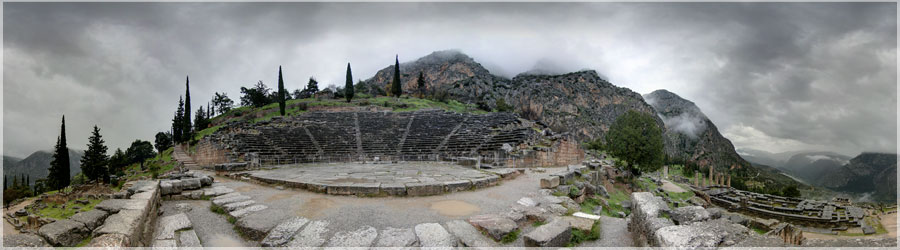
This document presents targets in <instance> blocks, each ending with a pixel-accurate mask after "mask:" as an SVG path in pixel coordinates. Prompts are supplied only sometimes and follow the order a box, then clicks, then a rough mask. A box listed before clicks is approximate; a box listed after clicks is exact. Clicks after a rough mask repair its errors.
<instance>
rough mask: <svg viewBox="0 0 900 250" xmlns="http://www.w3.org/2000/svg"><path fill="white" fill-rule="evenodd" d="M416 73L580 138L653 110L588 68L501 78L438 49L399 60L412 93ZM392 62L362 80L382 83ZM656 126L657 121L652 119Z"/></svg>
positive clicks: (456, 94) (467, 99)
mask: <svg viewBox="0 0 900 250" xmlns="http://www.w3.org/2000/svg"><path fill="white" fill-rule="evenodd" d="M419 72H422V73H423V74H424V77H425V82H426V85H427V91H429V92H445V93H447V94H448V95H449V96H450V98H451V99H454V100H457V101H460V102H464V103H482V104H484V105H485V106H488V107H491V108H496V101H497V99H499V98H503V99H504V100H505V101H506V102H507V103H508V104H510V105H512V106H513V107H515V108H516V112H517V113H519V114H521V115H522V116H523V117H526V118H529V119H532V120H537V121H541V122H542V123H544V124H546V125H547V126H549V127H551V128H552V129H553V130H554V131H557V132H571V133H572V134H574V135H575V136H576V138H577V139H579V140H581V141H586V140H592V139H596V138H601V137H602V136H603V135H604V134H605V133H606V131H607V130H609V126H610V125H611V124H612V123H613V122H614V121H615V119H616V118H617V117H618V116H619V115H621V114H624V113H625V112H626V111H627V110H636V111H639V112H644V113H648V114H653V113H654V111H653V108H652V107H651V106H650V105H648V104H647V103H645V102H644V100H643V98H642V97H641V95H640V94H638V93H636V92H634V91H631V90H630V89H627V88H621V87H617V86H615V85H612V84H611V83H609V82H607V81H605V80H603V79H602V78H600V76H599V75H598V74H597V72H595V71H593V70H587V71H579V72H574V73H568V74H562V75H534V74H527V75H526V74H523V75H519V76H516V77H514V78H513V79H506V78H503V77H499V76H495V75H492V74H491V73H490V72H488V70H487V69H485V68H484V67H482V66H481V64H479V63H477V62H475V60H473V59H472V58H471V57H469V56H467V55H465V54H462V53H460V52H458V51H438V52H434V53H432V54H430V55H428V56H425V57H422V58H420V59H418V60H416V61H413V62H408V63H403V64H400V74H401V78H400V79H401V82H402V84H403V89H404V91H405V92H407V93H414V92H415V91H417V89H416V85H415V84H416V81H417V80H418V78H419ZM392 74H393V65H391V66H388V67H386V68H384V69H382V70H379V71H378V73H376V74H375V76H374V77H372V78H370V79H368V80H366V81H364V83H365V84H367V85H374V86H377V87H380V88H384V87H385V86H386V85H387V84H389V83H390V81H391V79H392ZM658 122H659V124H660V125H662V121H661V120H659V121H658Z"/></svg>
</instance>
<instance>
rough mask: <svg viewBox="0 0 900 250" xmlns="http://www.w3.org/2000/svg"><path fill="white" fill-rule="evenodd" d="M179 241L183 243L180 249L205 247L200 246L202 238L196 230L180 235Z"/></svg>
mask: <svg viewBox="0 0 900 250" xmlns="http://www.w3.org/2000/svg"><path fill="white" fill-rule="evenodd" d="M178 241H179V242H181V245H180V246H179V247H203V246H202V245H200V237H197V232H194V230H187V231H183V232H181V233H179V234H178Z"/></svg>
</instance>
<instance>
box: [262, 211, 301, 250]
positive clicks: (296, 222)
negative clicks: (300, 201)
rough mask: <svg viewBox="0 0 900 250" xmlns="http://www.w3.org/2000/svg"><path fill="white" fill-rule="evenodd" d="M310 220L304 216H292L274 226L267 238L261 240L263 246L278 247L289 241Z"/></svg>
mask: <svg viewBox="0 0 900 250" xmlns="http://www.w3.org/2000/svg"><path fill="white" fill-rule="evenodd" d="M308 222H309V220H307V219H306V218H303V217H291V218H289V219H287V220H285V221H284V222H281V223H280V224H278V226H275V228H272V230H271V231H269V234H268V235H266V238H265V239H263V240H262V241H261V242H260V245H262V246H263V247H277V246H281V245H284V244H285V243H288V242H289V241H290V240H291V237H293V236H294V234H296V233H297V231H300V228H302V227H303V225H306V223H308Z"/></svg>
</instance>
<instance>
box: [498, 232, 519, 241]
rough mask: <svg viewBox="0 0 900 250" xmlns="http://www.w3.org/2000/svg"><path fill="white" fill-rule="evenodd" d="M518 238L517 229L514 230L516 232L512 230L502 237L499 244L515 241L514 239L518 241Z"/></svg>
mask: <svg viewBox="0 0 900 250" xmlns="http://www.w3.org/2000/svg"><path fill="white" fill-rule="evenodd" d="M518 238H519V229H516V230H513V231H512V232H509V234H507V235H506V236H503V238H502V239H500V243H503V244H507V243H511V242H513V241H516V239H518Z"/></svg>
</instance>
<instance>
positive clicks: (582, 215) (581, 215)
mask: <svg viewBox="0 0 900 250" xmlns="http://www.w3.org/2000/svg"><path fill="white" fill-rule="evenodd" d="M572 216H575V217H579V218H585V219H589V220H599V219H600V216H599V215H593V214H586V213H582V212H575V213H574V214H572Z"/></svg>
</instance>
